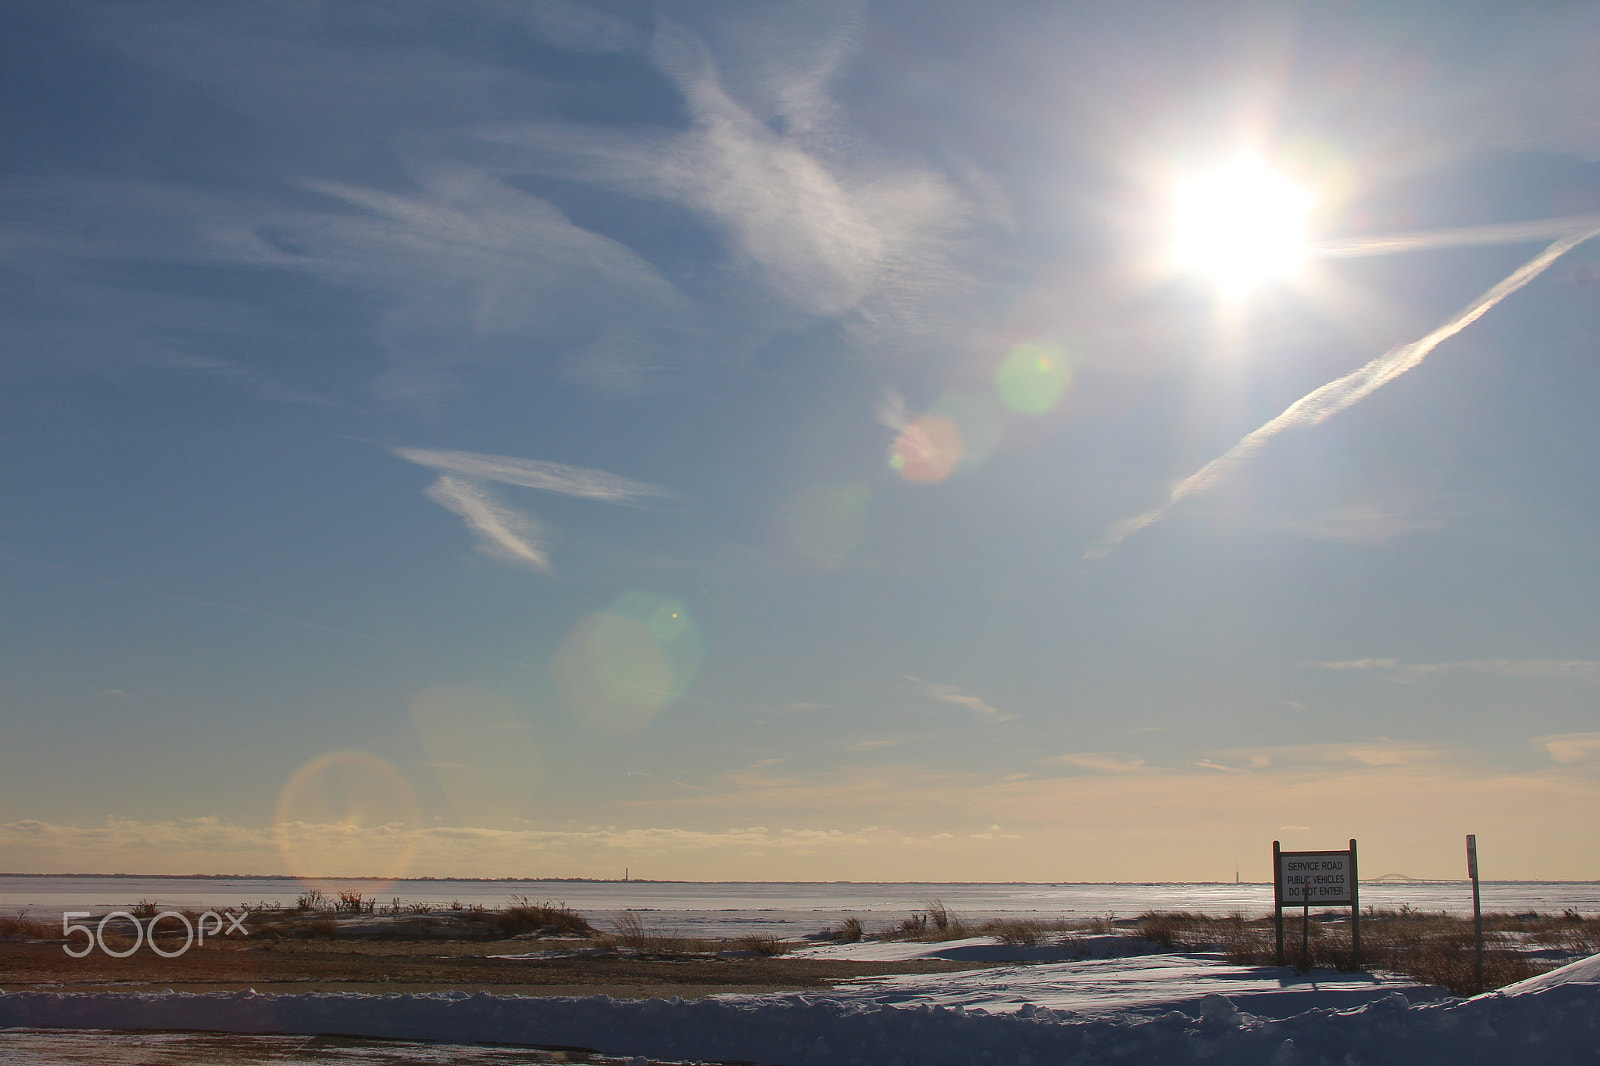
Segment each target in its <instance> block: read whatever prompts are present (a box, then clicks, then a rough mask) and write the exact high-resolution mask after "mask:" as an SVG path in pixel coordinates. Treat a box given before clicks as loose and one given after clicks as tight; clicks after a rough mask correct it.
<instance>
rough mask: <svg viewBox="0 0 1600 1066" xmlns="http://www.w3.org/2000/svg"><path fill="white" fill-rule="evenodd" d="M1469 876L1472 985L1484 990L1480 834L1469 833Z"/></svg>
mask: <svg viewBox="0 0 1600 1066" xmlns="http://www.w3.org/2000/svg"><path fill="white" fill-rule="evenodd" d="M1467 876H1468V877H1470V878H1472V987H1473V989H1474V990H1475V991H1478V992H1482V991H1483V908H1482V907H1481V905H1480V904H1479V901H1478V834H1476V833H1468V834H1467Z"/></svg>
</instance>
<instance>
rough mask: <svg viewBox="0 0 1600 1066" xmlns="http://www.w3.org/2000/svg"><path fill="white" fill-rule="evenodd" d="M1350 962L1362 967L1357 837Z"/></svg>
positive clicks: (1352, 849)
mask: <svg viewBox="0 0 1600 1066" xmlns="http://www.w3.org/2000/svg"><path fill="white" fill-rule="evenodd" d="M1350 955H1351V960H1350V964H1351V965H1352V966H1354V967H1355V968H1356V969H1358V970H1359V969H1361V877H1360V872H1359V871H1358V870H1357V869H1356V838H1355V837H1351V838H1350Z"/></svg>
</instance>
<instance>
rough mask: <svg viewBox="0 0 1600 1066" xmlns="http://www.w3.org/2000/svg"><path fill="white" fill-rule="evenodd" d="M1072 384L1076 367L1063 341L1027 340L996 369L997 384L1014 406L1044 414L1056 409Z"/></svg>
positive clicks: (1007, 402)
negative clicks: (1069, 359)
mask: <svg viewBox="0 0 1600 1066" xmlns="http://www.w3.org/2000/svg"><path fill="white" fill-rule="evenodd" d="M1071 384H1072V367H1071V366H1070V365H1069V364H1068V362H1067V357H1066V353H1065V352H1063V351H1062V348H1061V345H1059V344H1053V343H1051V342H1049V341H1027V342H1025V343H1023V344H1019V345H1017V346H1016V347H1015V348H1013V349H1011V351H1010V352H1009V353H1007V355H1006V357H1005V359H1004V360H1003V361H1002V362H1001V363H1000V369H999V370H997V371H996V372H995V377H994V388H995V392H997V393H999V394H1000V399H1001V401H1002V402H1003V403H1004V404H1005V405H1006V406H1007V407H1009V408H1010V409H1011V410H1013V411H1015V412H1017V413H1018V414H1024V415H1042V414H1044V413H1046V412H1047V411H1052V410H1054V409H1055V406H1056V404H1058V403H1060V402H1061V397H1062V396H1063V395H1065V393H1066V391H1067V388H1068V387H1069V386H1070V385H1071Z"/></svg>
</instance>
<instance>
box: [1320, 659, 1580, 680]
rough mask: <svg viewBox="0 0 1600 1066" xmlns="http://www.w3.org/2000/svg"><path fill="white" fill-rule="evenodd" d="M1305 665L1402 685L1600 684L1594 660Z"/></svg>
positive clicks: (1388, 661) (1358, 661)
mask: <svg viewBox="0 0 1600 1066" xmlns="http://www.w3.org/2000/svg"><path fill="white" fill-rule="evenodd" d="M1304 665H1305V666H1308V667H1312V668H1315V669H1319V670H1347V671H1370V672H1373V673H1377V674H1381V675H1382V676H1383V677H1384V678H1386V679H1387V680H1390V681H1394V682H1397V683H1401V684H1404V683H1407V682H1411V681H1423V680H1429V679H1432V678H1445V677H1451V676H1461V675H1470V676H1476V677H1500V678H1536V679H1541V680H1547V681H1581V682H1583V683H1585V684H1591V685H1593V684H1600V660H1595V659H1468V660H1464V661H1461V662H1442V663H1406V662H1401V661H1400V660H1398V659H1346V660H1343V661H1339V662H1308V663H1305V664H1304Z"/></svg>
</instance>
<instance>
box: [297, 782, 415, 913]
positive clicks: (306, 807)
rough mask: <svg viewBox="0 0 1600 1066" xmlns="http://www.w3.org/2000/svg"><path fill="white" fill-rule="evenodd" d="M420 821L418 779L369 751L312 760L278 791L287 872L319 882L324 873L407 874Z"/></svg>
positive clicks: (380, 887)
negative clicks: (415, 782) (413, 780)
mask: <svg viewBox="0 0 1600 1066" xmlns="http://www.w3.org/2000/svg"><path fill="white" fill-rule="evenodd" d="M420 823H421V815H420V812H419V811H418V809H417V798H416V794H415V793H414V792H413V791H412V788H411V783H410V782H409V781H407V780H406V779H405V777H404V776H403V775H402V774H401V773H400V771H399V770H396V769H395V768H394V766H393V765H392V764H390V763H389V762H388V761H387V760H385V759H382V758H380V757H378V756H376V755H373V754H372V753H370V752H365V751H330V752H325V753H324V754H322V755H318V756H317V757H316V758H314V759H311V760H310V761H309V762H307V763H306V764H305V765H303V766H301V767H300V769H298V770H296V771H295V772H294V774H293V775H292V776H291V777H290V778H289V780H288V781H287V782H285V784H284V786H283V788H282V789H281V790H280V791H279V792H278V802H277V804H276V806H275V807H274V809H273V815H272V828H273V837H274V839H275V841H276V842H277V845H278V854H279V855H280V856H282V858H283V861H284V863H285V864H286V867H287V869H288V872H289V873H291V874H293V875H294V876H296V877H298V878H300V879H301V880H302V881H305V882H306V883H307V884H310V885H313V886H318V887H320V886H319V881H318V879H319V878H337V877H378V878H383V879H384V880H385V881H393V880H396V879H398V878H400V877H402V876H404V875H405V872H406V869H407V867H408V866H409V865H410V862H411V856H412V852H413V851H414V850H415V847H416V839H415V834H416V830H417V828H418V826H419V825H420ZM384 887H385V886H384V885H381V884H380V885H374V886H373V889H372V891H373V892H375V893H376V892H381V891H383V888H384Z"/></svg>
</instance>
